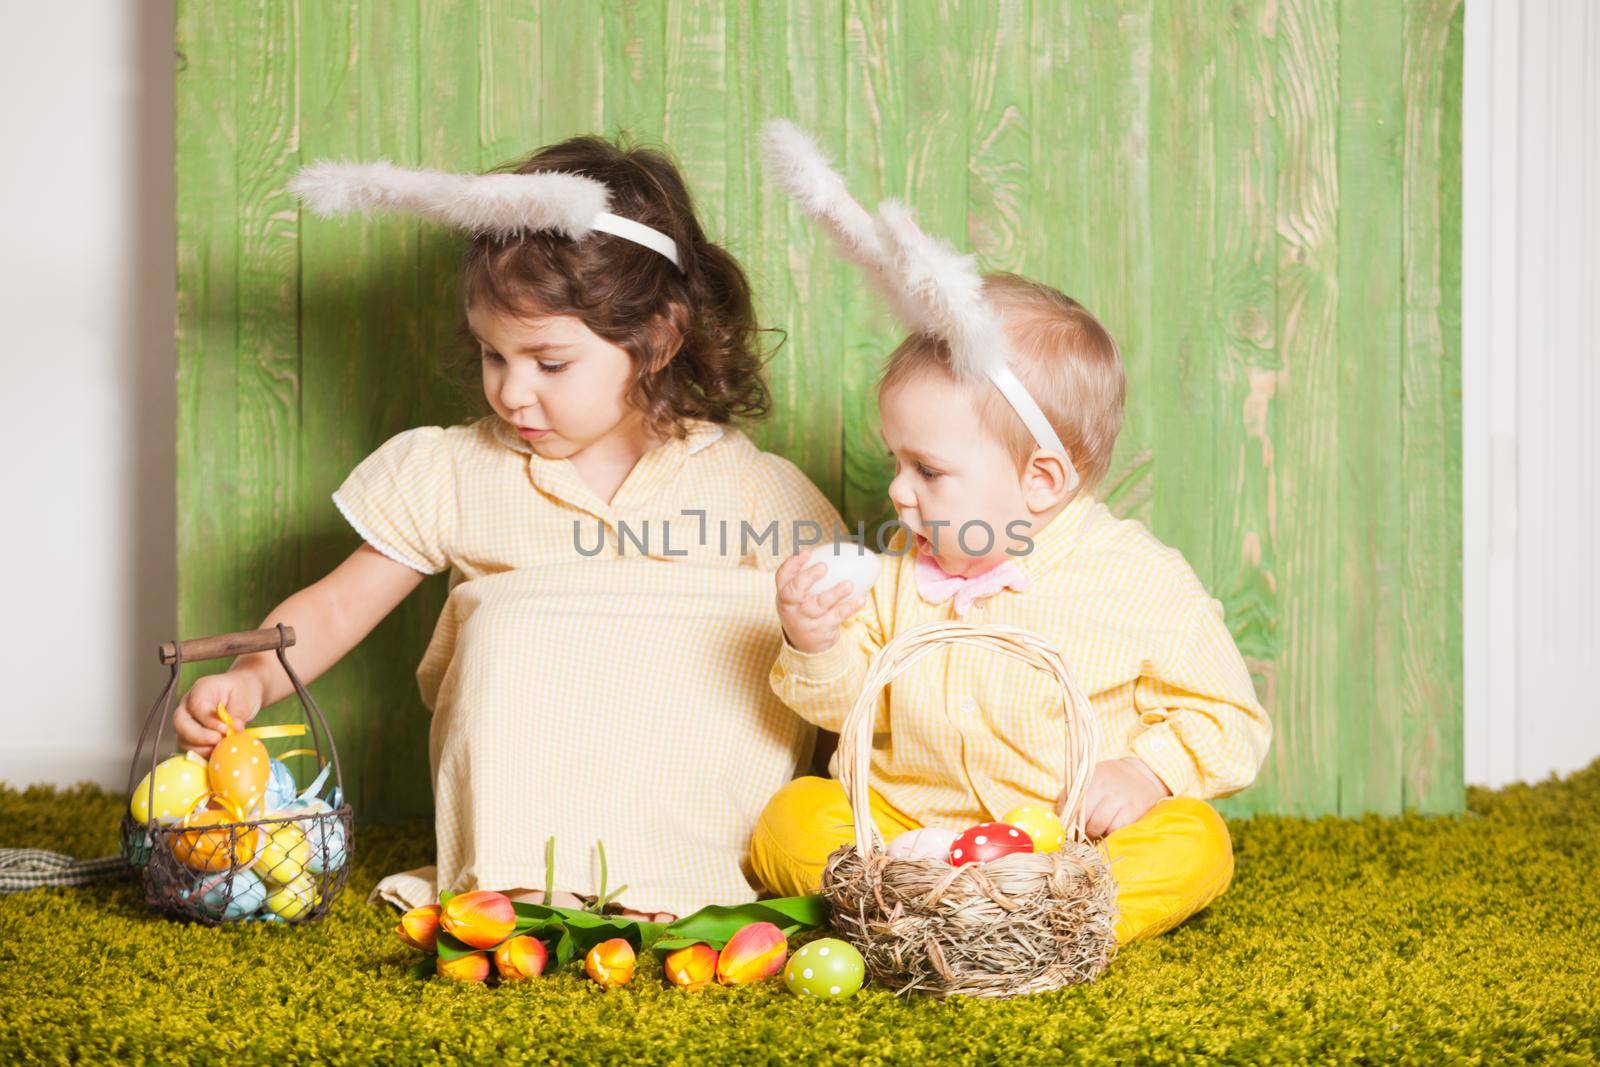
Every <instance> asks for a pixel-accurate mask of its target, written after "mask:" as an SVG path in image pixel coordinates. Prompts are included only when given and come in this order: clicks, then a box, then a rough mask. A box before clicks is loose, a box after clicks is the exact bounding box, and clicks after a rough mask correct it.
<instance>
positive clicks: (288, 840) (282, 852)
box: [251, 822, 311, 885]
mask: <svg viewBox="0 0 1600 1067" xmlns="http://www.w3.org/2000/svg"><path fill="white" fill-rule="evenodd" d="M310 859H311V846H310V844H308V843H307V841H306V835H305V834H304V833H302V832H301V831H300V827H298V826H296V825H295V824H294V823H292V822H280V823H264V824H263V825H262V827H261V846H260V847H259V848H258V849H257V850H256V862H255V864H254V866H253V867H252V868H251V869H252V870H253V871H255V872H256V873H257V874H259V875H260V876H261V877H263V878H265V879H266V880H267V881H268V882H271V883H272V884H273V885H287V884H289V883H290V882H292V881H294V880H295V879H296V878H298V877H300V875H301V874H302V873H303V872H304V871H305V869H306V863H307V861H309V860H310Z"/></svg>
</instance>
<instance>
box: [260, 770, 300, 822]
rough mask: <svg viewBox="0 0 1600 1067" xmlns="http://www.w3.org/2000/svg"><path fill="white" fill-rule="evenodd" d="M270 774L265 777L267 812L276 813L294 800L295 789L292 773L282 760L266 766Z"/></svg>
mask: <svg viewBox="0 0 1600 1067" xmlns="http://www.w3.org/2000/svg"><path fill="white" fill-rule="evenodd" d="M267 767H268V770H269V771H270V772H271V773H270V774H269V775H268V776H267V810H268V811H277V810H278V809H279V808H282V807H284V806H286V805H287V804H289V802H290V801H292V800H294V797H295V789H296V788H297V786H296V785H295V784H294V773H293V772H292V771H290V770H289V765H288V764H287V763H284V762H283V761H282V760H279V759H275V760H272V761H271V762H270V763H268V765H267Z"/></svg>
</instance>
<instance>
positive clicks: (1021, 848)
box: [950, 822, 1033, 867]
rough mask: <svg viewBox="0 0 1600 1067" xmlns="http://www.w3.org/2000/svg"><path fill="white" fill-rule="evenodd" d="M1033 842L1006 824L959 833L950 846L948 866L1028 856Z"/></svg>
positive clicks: (995, 824) (993, 823)
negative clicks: (1024, 854)
mask: <svg viewBox="0 0 1600 1067" xmlns="http://www.w3.org/2000/svg"><path fill="white" fill-rule="evenodd" d="M1032 851H1033V838H1031V837H1029V836H1028V835H1027V833H1026V832H1025V831H1023V830H1020V829H1018V828H1017V827H1015V826H1012V825H1010V824H1009V823H1003V822H986V823H981V824H980V825H978V826H974V827H973V828H972V829H970V830H968V831H966V832H965V833H963V834H962V835H961V836H960V837H958V838H956V839H955V842H954V843H953V844H951V846H950V866H952V867H960V866H962V865H963V864H967V863H990V862H992V861H994V860H997V859H999V858H1000V857H1001V856H1010V855H1013V854H1015V853H1018V852H1032Z"/></svg>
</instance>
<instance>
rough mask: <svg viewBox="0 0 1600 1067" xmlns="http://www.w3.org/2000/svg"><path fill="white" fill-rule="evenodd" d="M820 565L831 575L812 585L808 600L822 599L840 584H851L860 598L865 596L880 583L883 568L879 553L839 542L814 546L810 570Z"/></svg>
mask: <svg viewBox="0 0 1600 1067" xmlns="http://www.w3.org/2000/svg"><path fill="white" fill-rule="evenodd" d="M818 563H825V564H827V566H828V572H827V573H826V574H824V575H823V576H822V577H821V578H818V579H817V580H816V581H815V582H813V583H812V585H811V591H810V592H809V593H807V594H806V595H807V596H819V595H821V594H823V593H826V592H827V591H828V590H830V589H832V588H833V587H834V586H836V585H838V584H839V583H840V582H849V583H850V586H851V588H852V589H853V590H854V591H855V595H856V596H865V595H866V593H867V590H869V589H871V588H872V586H873V583H874V582H876V581H877V580H878V570H879V568H880V567H881V564H880V562H879V560H878V554H877V553H876V552H874V551H872V549H870V548H867V547H865V546H864V545H858V544H856V543H855V542H854V541H835V542H833V543H832V544H826V545H816V546H814V547H813V548H812V549H811V555H810V558H809V559H807V560H806V566H807V567H811V566H814V565H816V564H818Z"/></svg>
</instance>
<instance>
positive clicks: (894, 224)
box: [761, 119, 1079, 491]
mask: <svg viewBox="0 0 1600 1067" xmlns="http://www.w3.org/2000/svg"><path fill="white" fill-rule="evenodd" d="M761 148H762V155H763V157H764V161H765V163H766V168H767V173H768V174H769V175H771V177H772V179H773V180H774V181H775V182H777V183H778V185H779V186H780V187H781V188H782V189H783V191H784V192H786V193H788V194H789V197H790V199H792V200H794V201H795V203H797V204H799V205H800V208H801V210H803V211H804V212H805V213H806V214H807V215H809V216H810V217H811V219H812V221H814V222H816V223H817V225H818V226H820V227H822V230H823V232H824V233H826V234H827V235H828V236H829V237H830V238H832V239H833V243H834V245H835V247H836V248H837V249H838V251H839V254H840V255H842V256H843V257H844V258H845V259H848V260H849V261H850V262H852V263H854V264H855V265H856V266H858V267H860V268H861V269H862V270H863V271H864V272H865V273H866V275H867V279H868V280H869V281H871V282H872V284H873V286H874V287H875V288H877V289H878V291H879V292H881V293H882V294H883V296H884V297H885V298H886V299H887V300H888V301H889V304H890V306H891V307H892V308H893V309H894V311H895V313H896V314H898V315H899V316H900V318H901V319H903V320H904V321H905V324H906V325H907V326H909V327H910V328H911V329H913V330H915V331H917V332H918V333H925V334H928V335H930V336H933V337H937V338H939V339H941V340H942V341H944V342H945V344H946V345H948V346H949V349H950V360H951V364H952V367H951V369H952V370H953V371H954V372H955V374H956V375H957V376H958V377H961V378H964V379H966V380H968V381H981V380H983V379H985V378H987V379H988V380H989V381H991V382H993V383H994V385H995V388H997V389H999V390H1000V394H1001V395H1002V396H1004V397H1005V398H1006V401H1007V402H1008V403H1010V405H1011V406H1012V408H1014V409H1015V410H1016V413H1017V415H1018V416H1019V417H1020V418H1021V419H1022V422H1023V425H1025V426H1026V427H1027V428H1028V432H1029V433H1031V434H1033V439H1034V440H1035V441H1036V442H1038V444H1039V447H1040V448H1043V449H1047V450H1051V451H1055V452H1058V453H1060V455H1061V458H1062V459H1063V460H1064V461H1066V464H1067V475H1068V484H1067V488H1068V490H1069V491H1070V490H1072V489H1076V488H1077V487H1078V480H1079V479H1078V471H1077V469H1076V468H1075V467H1073V465H1072V455H1071V453H1069V452H1068V451H1067V448H1066V446H1065V445H1064V444H1062V443H1061V437H1060V435H1059V434H1057V433H1056V431H1055V428H1054V427H1052V426H1051V425H1050V420H1049V419H1047V418H1045V415H1044V412H1043V411H1042V410H1041V409H1040V408H1039V405H1038V403H1037V402H1036V401H1035V400H1034V399H1033V397H1032V396H1031V395H1030V394H1029V393H1028V390H1027V388H1026V387H1025V386H1024V385H1023V384H1022V381H1021V380H1020V379H1019V378H1018V377H1017V376H1016V374H1015V373H1013V372H1012V370H1011V367H1010V366H1009V361H1010V355H1011V345H1010V342H1008V341H1007V339H1006V335H1005V331H1004V330H1002V329H1001V327H1000V317H999V315H998V314H996V312H995V309H994V307H993V306H992V305H991V304H990V303H989V301H987V300H986V299H984V296H983V278H982V277H981V276H980V275H979V274H978V268H977V263H976V260H975V259H974V257H972V256H963V255H961V254H960V253H958V252H956V250H955V249H953V248H951V247H950V246H949V245H948V244H946V243H945V242H943V241H940V240H937V239H935V238H932V237H929V236H928V235H927V234H925V233H923V232H922V230H921V229H919V228H918V227H917V224H916V223H915V222H914V221H912V218H911V212H910V211H909V210H908V209H907V208H906V206H905V205H904V204H901V203H899V202H898V201H895V200H886V201H884V202H883V203H881V204H879V205H878V214H877V215H876V216H873V215H870V214H868V213H867V209H866V208H864V207H862V206H861V205H860V204H859V203H857V202H856V200H855V198H854V197H852V196H851V195H850V192H849V190H848V189H846V188H845V184H844V179H843V178H841V177H839V175H838V174H837V173H835V171H834V170H833V168H832V167H830V166H829V165H828V162H827V160H826V159H825V158H823V155H822V152H821V151H820V150H819V149H818V148H817V144H816V142H815V141H814V140H813V139H812V138H811V135H810V134H808V133H807V132H806V131H805V130H802V129H801V128H800V127H798V126H796V125H795V124H794V123H792V122H789V121H787V120H786V119H773V120H772V121H770V122H768V123H767V124H766V125H765V126H764V127H763V128H762V131H761Z"/></svg>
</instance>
